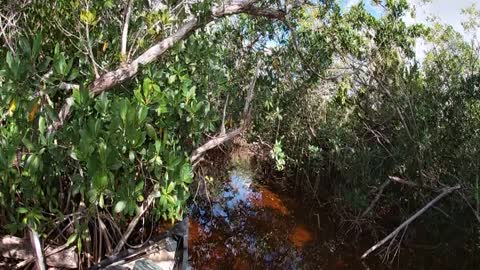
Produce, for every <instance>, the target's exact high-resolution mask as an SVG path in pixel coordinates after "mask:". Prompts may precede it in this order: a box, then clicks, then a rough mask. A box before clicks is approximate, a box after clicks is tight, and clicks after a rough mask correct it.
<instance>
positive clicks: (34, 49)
mask: <svg viewBox="0 0 480 270" xmlns="http://www.w3.org/2000/svg"><path fill="white" fill-rule="evenodd" d="M41 46H42V33H41V32H38V33H37V35H35V39H34V40H33V46H32V59H36V58H37V56H38V53H39V52H40V48H41Z"/></svg>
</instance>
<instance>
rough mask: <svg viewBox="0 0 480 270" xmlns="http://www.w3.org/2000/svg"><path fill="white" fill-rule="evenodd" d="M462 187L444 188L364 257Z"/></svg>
mask: <svg viewBox="0 0 480 270" xmlns="http://www.w3.org/2000/svg"><path fill="white" fill-rule="evenodd" d="M457 189H460V185H456V186H453V187H448V188H445V189H444V190H443V192H442V193H441V194H439V195H438V196H437V197H435V199H433V200H431V201H430V202H429V203H427V205H425V206H424V207H423V208H422V209H420V210H418V211H417V212H416V213H415V214H414V215H413V216H411V217H410V218H408V219H407V220H405V222H403V223H402V224H401V225H400V226H398V227H397V228H396V229H395V230H394V231H393V232H391V233H390V234H389V235H387V236H386V237H385V238H383V239H382V240H380V241H379V242H378V243H376V244H375V245H373V246H372V247H371V248H370V249H368V250H367V251H366V252H365V253H364V254H363V255H362V257H361V258H362V259H365V258H366V257H367V256H368V254H370V253H372V252H373V251H375V250H376V249H377V248H379V247H381V246H382V245H383V244H385V243H386V242H387V241H388V240H390V239H392V238H393V237H395V236H396V235H397V234H398V233H399V232H400V231H401V230H402V229H403V228H405V227H407V226H408V225H409V224H410V223H412V221H414V220H415V219H416V218H417V217H419V216H420V215H422V214H423V213H424V212H425V211H427V210H428V209H429V208H430V207H432V206H433V205H434V204H435V203H436V202H438V201H439V200H440V199H442V198H443V197H445V196H446V195H448V194H450V193H452V192H453V191H455V190H457Z"/></svg>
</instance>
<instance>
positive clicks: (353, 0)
mask: <svg viewBox="0 0 480 270" xmlns="http://www.w3.org/2000/svg"><path fill="white" fill-rule="evenodd" d="M359 2H361V0H340V1H339V3H340V6H341V7H343V8H345V9H347V10H348V9H349V8H350V7H352V6H354V5H356V4H358V3H359ZM363 3H364V5H365V9H366V10H367V11H368V12H370V14H372V15H373V16H375V17H377V18H378V17H380V16H382V8H381V7H379V6H377V5H375V4H373V3H372V1H370V0H364V1H363Z"/></svg>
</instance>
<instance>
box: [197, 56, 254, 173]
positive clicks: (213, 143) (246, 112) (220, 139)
mask: <svg viewBox="0 0 480 270" xmlns="http://www.w3.org/2000/svg"><path fill="white" fill-rule="evenodd" d="M260 67H261V62H260V61H259V62H258V63H257V67H256V69H255V76H254V77H253V80H252V82H251V83H250V85H249V88H248V92H247V96H246V97H245V106H244V108H243V120H242V123H241V124H240V127H239V128H237V129H235V130H233V131H230V132H228V133H224V132H222V131H220V135H219V136H217V137H214V138H212V139H210V140H209V141H208V142H206V143H205V144H203V145H202V146H200V147H198V148H197V149H195V150H194V151H193V153H192V156H191V157H190V162H191V163H192V164H194V163H195V161H197V160H198V159H199V158H200V157H201V156H202V155H203V154H204V153H205V152H207V151H208V150H210V149H213V148H215V147H217V146H219V145H221V144H223V143H225V142H227V141H229V140H231V139H233V138H235V137H236V136H238V135H240V134H242V133H243V132H244V131H245V130H246V129H247V128H248V126H249V125H250V120H251V112H252V107H251V106H250V103H251V102H252V100H253V96H254V90H255V84H256V82H257V78H258V75H259V72H260Z"/></svg>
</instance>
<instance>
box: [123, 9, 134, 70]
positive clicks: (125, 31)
mask: <svg viewBox="0 0 480 270" xmlns="http://www.w3.org/2000/svg"><path fill="white" fill-rule="evenodd" d="M132 6H133V0H128V4H127V10H126V11H125V19H124V22H123V30H122V43H121V49H120V55H121V56H122V61H123V62H128V59H127V38H128V25H129V23H130V15H131V14H132Z"/></svg>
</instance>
